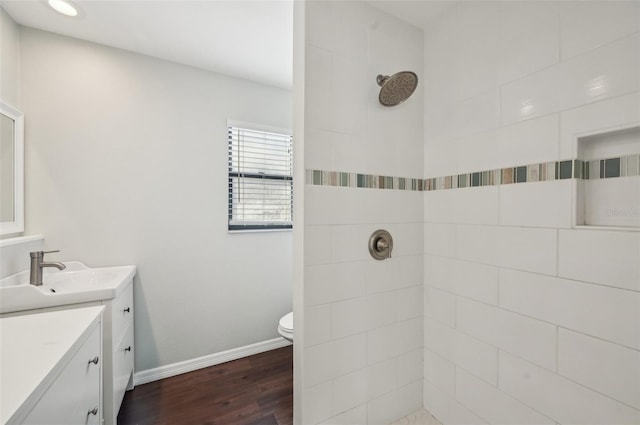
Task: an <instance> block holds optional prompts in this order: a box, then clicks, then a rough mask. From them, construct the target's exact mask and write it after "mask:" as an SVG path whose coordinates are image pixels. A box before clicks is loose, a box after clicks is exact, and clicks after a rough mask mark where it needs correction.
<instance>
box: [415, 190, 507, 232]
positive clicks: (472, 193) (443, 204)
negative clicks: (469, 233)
mask: <svg viewBox="0 0 640 425" xmlns="http://www.w3.org/2000/svg"><path fill="white" fill-rule="evenodd" d="M423 196H424V221H426V222H431V223H438V222H442V223H465V224H498V187H496V186H484V187H472V188H465V189H458V190H436V191H429V192H425V193H424V195H423Z"/></svg>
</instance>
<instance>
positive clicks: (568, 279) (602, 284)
mask: <svg viewBox="0 0 640 425" xmlns="http://www.w3.org/2000/svg"><path fill="white" fill-rule="evenodd" d="M424 256H429V257H436V258H441V259H446V260H452V261H460V262H463V263H471V264H477V265H481V266H487V267H496V268H499V269H505V270H511V271H516V272H520V273H528V274H534V275H539V276H544V277H552V278H556V279H562V280H567V281H570V282H574V283H581V284H584V285H595V286H599V287H602V288H609V289H614V290H620V291H626V292H631V293H634V294H638V293H640V290H637V289H629V288H621V287H619V286H611V285H607V284H604V283H599V282H587V281H585V280H579V279H573V278H571V277H565V276H556V275H551V274H547V273H541V272H536V271H531V270H523V269H515V268H513V267H508V266H502V265H498V264H490V263H483V262H481V261H475V260H468V259H465V258H458V257H449V256H446V255H438V254H431V253H425V254H424Z"/></svg>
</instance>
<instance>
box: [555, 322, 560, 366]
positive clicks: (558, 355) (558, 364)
mask: <svg viewBox="0 0 640 425" xmlns="http://www.w3.org/2000/svg"><path fill="white" fill-rule="evenodd" d="M559 369H560V327H559V326H556V373H558V374H559V372H558V370H559Z"/></svg>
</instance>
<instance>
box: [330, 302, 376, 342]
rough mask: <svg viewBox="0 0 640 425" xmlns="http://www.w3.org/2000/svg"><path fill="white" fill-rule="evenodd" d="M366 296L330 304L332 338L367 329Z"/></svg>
mask: <svg viewBox="0 0 640 425" xmlns="http://www.w3.org/2000/svg"><path fill="white" fill-rule="evenodd" d="M367 301H368V300H367V298H365V297H360V298H354V299H351V300H346V301H340V302H337V303H334V304H332V305H331V308H330V310H331V321H330V323H331V326H330V327H331V336H332V338H334V339H337V338H343V337H345V336H349V335H353V334H358V333H362V332H365V331H366V330H367V329H369V314H368V313H369V312H368V302H367Z"/></svg>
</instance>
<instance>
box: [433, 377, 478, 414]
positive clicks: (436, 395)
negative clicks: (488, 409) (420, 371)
mask: <svg viewBox="0 0 640 425" xmlns="http://www.w3.org/2000/svg"><path fill="white" fill-rule="evenodd" d="M423 404H424V407H425V409H427V410H428V411H429V412H431V413H432V414H433V416H435V417H436V418H437V419H438V420H439V421H440V422H442V423H443V424H447V425H449V424H451V425H469V424H474V425H475V424H486V423H487V422H486V421H484V420H483V419H480V418H479V417H478V416H477V415H476V414H475V413H473V412H471V411H470V410H469V409H467V408H466V407H465V406H463V405H462V404H460V403H459V402H457V401H456V400H455V399H454V398H453V397H452V396H450V395H448V394H446V393H444V392H443V391H441V390H440V389H438V388H436V387H435V386H434V385H433V384H431V383H430V382H429V381H427V380H425V381H424V402H423Z"/></svg>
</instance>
